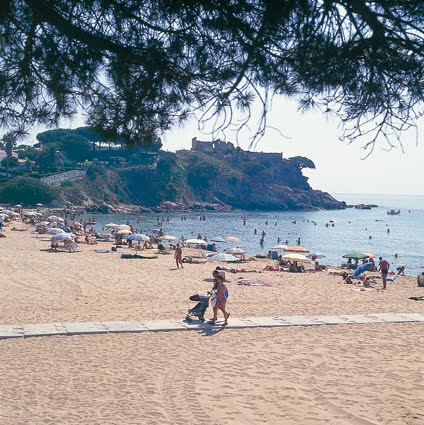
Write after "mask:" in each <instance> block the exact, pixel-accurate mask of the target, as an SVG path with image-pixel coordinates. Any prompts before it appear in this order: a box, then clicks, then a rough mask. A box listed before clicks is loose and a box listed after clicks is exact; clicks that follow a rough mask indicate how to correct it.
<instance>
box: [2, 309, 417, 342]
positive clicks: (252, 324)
mask: <svg viewBox="0 0 424 425" xmlns="http://www.w3.org/2000/svg"><path fill="white" fill-rule="evenodd" d="M406 322H421V323H424V313H422V314H420V313H375V314H357V315H340V316H282V317H240V318H233V317H231V318H230V320H229V324H228V326H227V327H226V328H227V329H238V328H273V327H284V326H324V325H342V324H344V325H353V324H364V323H406ZM221 323H222V322H221ZM221 327H222V325H221V324H219V322H218V324H216V325H215V326H213V325H208V324H206V323H201V322H200V321H198V320H193V321H192V322H185V321H183V320H142V321H133V322H86V323H36V324H27V325H0V339H8V338H28V337H33V336H56V335H62V336H70V335H86V334H108V333H140V332H169V331H187V330H197V331H201V332H210V331H213V330H216V329H217V328H221Z"/></svg>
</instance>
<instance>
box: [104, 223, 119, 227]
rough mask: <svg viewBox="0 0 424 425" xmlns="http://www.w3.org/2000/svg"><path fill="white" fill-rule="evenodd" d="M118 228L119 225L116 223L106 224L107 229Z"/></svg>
mask: <svg viewBox="0 0 424 425" xmlns="http://www.w3.org/2000/svg"><path fill="white" fill-rule="evenodd" d="M117 226H119V224H115V223H108V224H105V227H107V228H113V227H117Z"/></svg>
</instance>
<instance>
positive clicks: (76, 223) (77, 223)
mask: <svg viewBox="0 0 424 425" xmlns="http://www.w3.org/2000/svg"><path fill="white" fill-rule="evenodd" d="M74 226H82V224H81V223H80V222H79V221H74Z"/></svg>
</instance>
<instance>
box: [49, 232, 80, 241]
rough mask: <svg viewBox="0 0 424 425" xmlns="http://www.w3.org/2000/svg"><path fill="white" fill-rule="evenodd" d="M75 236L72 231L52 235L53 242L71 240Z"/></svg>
mask: <svg viewBox="0 0 424 425" xmlns="http://www.w3.org/2000/svg"><path fill="white" fill-rule="evenodd" d="M74 237H75V235H73V236H72V233H59V234H57V235H53V236H52V242H61V241H71V240H72V239H73V238H74Z"/></svg>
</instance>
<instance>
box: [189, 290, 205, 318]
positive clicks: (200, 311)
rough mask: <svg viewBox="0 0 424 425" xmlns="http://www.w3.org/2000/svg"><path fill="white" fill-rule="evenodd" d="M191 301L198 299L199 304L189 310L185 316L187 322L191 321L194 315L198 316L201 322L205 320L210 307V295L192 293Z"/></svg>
mask: <svg viewBox="0 0 424 425" xmlns="http://www.w3.org/2000/svg"><path fill="white" fill-rule="evenodd" d="M190 301H197V304H196V305H195V306H194V307H193V308H190V309H189V310H188V314H187V316H186V318H185V320H186V321H187V322H191V321H192V320H193V319H192V317H198V318H199V320H200V321H201V322H204V321H205V312H206V310H207V309H208V307H209V296H207V295H199V294H196V295H192V296H191V297H190Z"/></svg>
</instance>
